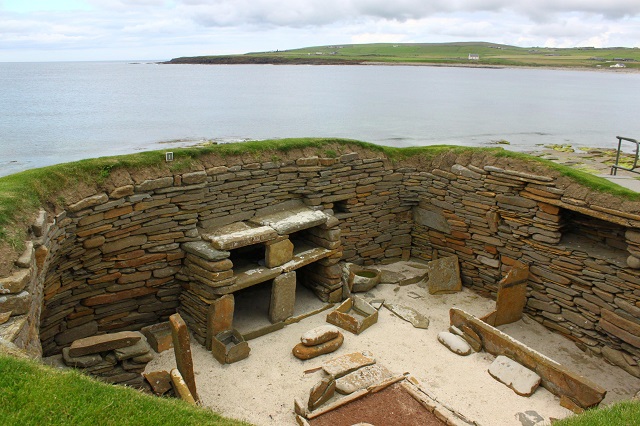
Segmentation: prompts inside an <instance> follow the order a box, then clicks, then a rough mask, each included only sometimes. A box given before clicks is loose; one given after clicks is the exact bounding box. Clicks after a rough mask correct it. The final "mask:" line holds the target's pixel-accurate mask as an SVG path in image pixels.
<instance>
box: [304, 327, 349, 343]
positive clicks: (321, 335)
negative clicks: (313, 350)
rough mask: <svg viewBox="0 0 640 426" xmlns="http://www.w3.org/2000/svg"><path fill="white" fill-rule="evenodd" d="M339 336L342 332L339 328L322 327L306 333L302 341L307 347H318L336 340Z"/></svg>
mask: <svg viewBox="0 0 640 426" xmlns="http://www.w3.org/2000/svg"><path fill="white" fill-rule="evenodd" d="M339 334H340V331H339V330H338V328H337V327H335V326H333V325H321V326H320V327H316V328H314V329H313V330H309V331H307V332H306V333H304V334H303V335H302V337H301V338H300V341H301V342H302V344H303V345H305V346H316V345H320V344H322V343H326V342H328V341H329V340H333V339H335V338H336V337H338V335H339Z"/></svg>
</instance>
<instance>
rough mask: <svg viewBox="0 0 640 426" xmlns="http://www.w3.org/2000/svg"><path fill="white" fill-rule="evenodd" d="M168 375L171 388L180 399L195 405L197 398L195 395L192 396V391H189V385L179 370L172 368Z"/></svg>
mask: <svg viewBox="0 0 640 426" xmlns="http://www.w3.org/2000/svg"><path fill="white" fill-rule="evenodd" d="M170 375H171V383H172V384H173V389H174V390H175V391H176V394H177V395H178V396H179V397H180V399H182V400H183V401H186V402H187V403H189V404H191V405H196V400H197V399H196V397H195V396H193V393H192V392H191V389H190V388H189V385H188V384H187V382H186V380H185V379H184V377H183V376H182V374H180V370H179V369H177V368H174V369H173V370H171V373H170Z"/></svg>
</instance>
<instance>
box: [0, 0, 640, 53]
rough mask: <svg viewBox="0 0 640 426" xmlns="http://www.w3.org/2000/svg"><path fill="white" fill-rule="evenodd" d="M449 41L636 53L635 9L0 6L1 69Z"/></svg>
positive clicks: (26, 0) (632, 1) (611, 5)
mask: <svg viewBox="0 0 640 426" xmlns="http://www.w3.org/2000/svg"><path fill="white" fill-rule="evenodd" d="M451 41H488V42H494V43H504V44H512V45H517V46H523V47H530V46H547V47H574V46H596V47H607V46H627V47H640V0H535V1H534V0H0V62H8V61H75V60H161V59H170V58H173V57H177V56H195V55H207V54H227V53H245V52H251V51H267V50H276V49H280V50H283V49H291V48H296V47H306V46H317V45H327V44H348V43H373V42H391V43H402V42H406V43H413V42H420V43H435V42H451Z"/></svg>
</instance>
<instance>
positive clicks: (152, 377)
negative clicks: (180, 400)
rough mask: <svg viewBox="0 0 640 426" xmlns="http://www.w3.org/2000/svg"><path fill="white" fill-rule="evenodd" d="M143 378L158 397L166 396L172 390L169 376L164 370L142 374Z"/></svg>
mask: <svg viewBox="0 0 640 426" xmlns="http://www.w3.org/2000/svg"><path fill="white" fill-rule="evenodd" d="M143 376H144V378H145V379H146V380H147V382H149V384H150V385H151V390H152V391H153V393H154V394H156V395H158V396H162V395H164V394H166V393H167V392H169V391H170V390H171V388H172V385H171V374H169V372H168V371H166V370H162V371H152V372H149V373H143Z"/></svg>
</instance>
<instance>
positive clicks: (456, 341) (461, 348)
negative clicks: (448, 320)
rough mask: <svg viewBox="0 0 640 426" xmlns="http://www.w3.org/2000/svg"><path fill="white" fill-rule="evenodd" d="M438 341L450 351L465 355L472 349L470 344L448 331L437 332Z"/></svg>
mask: <svg viewBox="0 0 640 426" xmlns="http://www.w3.org/2000/svg"><path fill="white" fill-rule="evenodd" d="M438 341H439V342H440V343H442V344H443V345H444V346H445V347H446V348H447V349H449V350H450V351H451V352H453V353H455V354H458V355H462V356H467V355H469V354H470V353H471V352H473V351H472V349H471V346H469V344H468V343H467V342H466V341H465V340H464V339H463V338H462V337H460V336H456V335H455V334H453V333H449V332H448V331H441V332H440V333H438Z"/></svg>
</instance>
